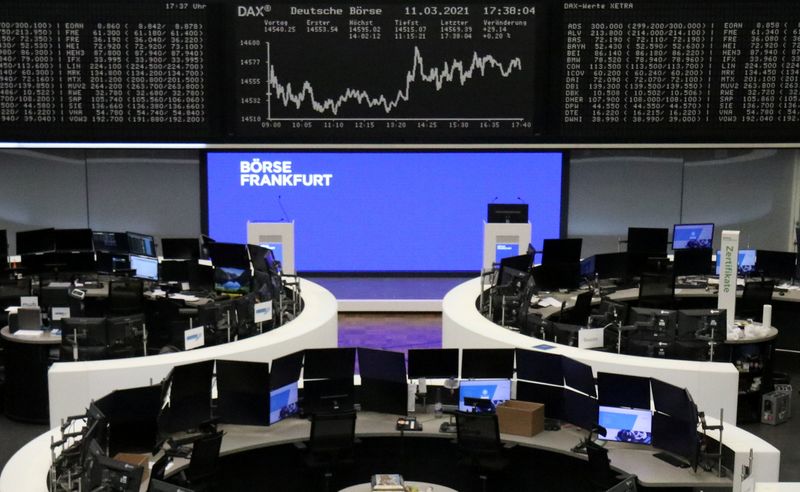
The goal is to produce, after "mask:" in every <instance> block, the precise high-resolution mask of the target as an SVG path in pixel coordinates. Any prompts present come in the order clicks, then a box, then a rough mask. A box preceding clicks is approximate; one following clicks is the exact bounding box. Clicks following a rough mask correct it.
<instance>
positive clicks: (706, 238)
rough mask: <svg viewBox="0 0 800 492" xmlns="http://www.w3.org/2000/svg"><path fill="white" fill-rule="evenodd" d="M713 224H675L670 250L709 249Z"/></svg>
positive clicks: (712, 237)
mask: <svg viewBox="0 0 800 492" xmlns="http://www.w3.org/2000/svg"><path fill="white" fill-rule="evenodd" d="M713 241H714V224H675V227H674V228H673V230H672V249H674V250H676V251H677V250H679V249H711V247H712V246H711V244H712V242H713Z"/></svg>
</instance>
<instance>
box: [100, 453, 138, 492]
mask: <svg viewBox="0 0 800 492" xmlns="http://www.w3.org/2000/svg"><path fill="white" fill-rule="evenodd" d="M143 473H144V468H142V467H141V466H136V465H132V464H130V463H126V462H124V461H117V460H115V459H113V458H109V457H108V456H104V455H102V454H100V455H97V456H95V457H94V463H93V465H92V467H91V469H90V470H89V477H90V478H89V488H88V490H114V491H116V492H138V491H139V489H140V488H141V483H142V474H143Z"/></svg>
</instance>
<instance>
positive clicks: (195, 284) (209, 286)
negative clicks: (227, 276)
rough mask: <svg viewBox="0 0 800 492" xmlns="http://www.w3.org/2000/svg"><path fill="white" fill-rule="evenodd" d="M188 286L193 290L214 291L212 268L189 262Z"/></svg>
mask: <svg viewBox="0 0 800 492" xmlns="http://www.w3.org/2000/svg"><path fill="white" fill-rule="evenodd" d="M190 263H191V265H190V266H189V286H190V287H191V288H192V289H194V290H205V291H210V290H213V289H214V275H215V273H214V267H212V266H209V265H200V264H199V263H194V262H190Z"/></svg>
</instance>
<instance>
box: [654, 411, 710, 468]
mask: <svg viewBox="0 0 800 492" xmlns="http://www.w3.org/2000/svg"><path fill="white" fill-rule="evenodd" d="M694 414H695V418H694V420H691V419H687V420H683V419H678V418H675V417H670V416H667V415H663V414H661V413H658V412H656V413H655V414H653V446H654V447H656V448H659V449H663V450H664V451H667V452H669V453H671V454H673V455H675V456H677V457H680V458H682V459H684V460H685V461H686V463H687V464H688V465H689V466H691V467H692V468H693V469H694V470H695V471H696V470H697V464H698V459H699V453H700V438H699V436H698V434H697V417H696V415H697V409H696V407H695V409H694Z"/></svg>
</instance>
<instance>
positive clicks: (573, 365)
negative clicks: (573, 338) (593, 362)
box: [561, 357, 597, 397]
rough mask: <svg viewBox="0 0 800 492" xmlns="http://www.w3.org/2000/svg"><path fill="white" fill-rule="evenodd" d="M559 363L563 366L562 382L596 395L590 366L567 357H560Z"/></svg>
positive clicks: (577, 389) (585, 392) (590, 394)
mask: <svg viewBox="0 0 800 492" xmlns="http://www.w3.org/2000/svg"><path fill="white" fill-rule="evenodd" d="M561 365H562V366H563V367H564V384H565V385H566V386H568V387H570V388H572V389H574V390H576V391H580V392H581V393H584V394H587V395H589V396H593V397H594V396H597V391H596V390H595V387H594V375H592V366H590V365H588V364H584V363H583V362H578V361H577V360H574V359H570V358H569V357H562V358H561Z"/></svg>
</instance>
